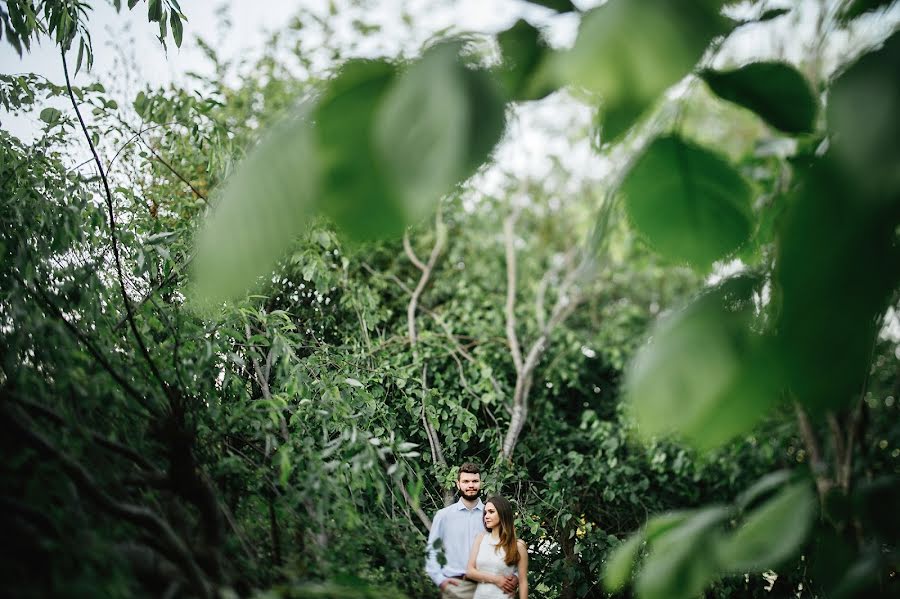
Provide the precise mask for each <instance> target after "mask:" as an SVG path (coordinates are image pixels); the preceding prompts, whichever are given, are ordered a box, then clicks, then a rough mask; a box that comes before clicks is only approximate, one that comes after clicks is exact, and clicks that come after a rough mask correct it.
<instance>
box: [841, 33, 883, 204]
mask: <svg viewBox="0 0 900 599" xmlns="http://www.w3.org/2000/svg"><path fill="white" fill-rule="evenodd" d="M898 72H900V31H898V32H896V33H894V34H893V35H891V37H889V38H888V39H887V41H885V42H884V44H883V45H882V46H881V47H880V48H877V49H876V50H874V51H872V52H869V53H868V54H864V55H863V56H862V57H860V58H859V60H857V61H856V62H854V63H853V64H852V65H850V66H849V67H848V68H847V69H846V70H844V71H843V72H842V73H841V74H840V75H839V76H838V78H837V79H836V80H835V81H834V83H833V84H832V85H831V88H830V90H829V94H828V102H827V106H828V113H827V115H828V129H829V132H830V133H831V137H832V140H833V143H834V146H835V151H836V153H837V156H838V157H839V158H840V159H841V160H842V161H843V162H844V163H845V164H846V165H847V166H848V167H849V168H850V170H851V171H852V173H853V174H854V175H855V177H856V178H857V179H858V184H859V185H861V186H863V187H865V188H866V189H867V190H876V191H887V192H888V194H896V193H897V192H898V191H900V77H897V73H898Z"/></svg>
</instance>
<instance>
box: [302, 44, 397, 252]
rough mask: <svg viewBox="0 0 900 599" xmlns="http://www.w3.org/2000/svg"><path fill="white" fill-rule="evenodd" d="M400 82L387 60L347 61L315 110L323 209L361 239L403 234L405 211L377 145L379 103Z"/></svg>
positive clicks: (341, 225) (336, 221) (345, 229)
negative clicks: (376, 128)
mask: <svg viewBox="0 0 900 599" xmlns="http://www.w3.org/2000/svg"><path fill="white" fill-rule="evenodd" d="M395 80H396V69H395V67H394V66H393V65H391V64H388V63H386V62H382V61H370V60H354V61H350V62H348V63H346V64H345V65H344V67H343V68H342V69H341V71H340V73H338V75H337V76H336V77H335V78H334V79H333V80H332V81H331V82H330V84H329V86H328V89H327V90H326V92H325V94H324V95H323V97H322V99H321V100H320V101H319V104H318V105H317V106H316V109H315V111H314V113H313V116H314V118H315V121H316V130H315V132H316V144H317V148H318V151H319V155H320V156H319V161H320V162H321V164H322V182H323V186H322V195H321V198H320V201H321V206H322V210H323V211H324V212H325V213H326V214H327V215H328V216H330V217H331V218H332V219H333V220H334V222H335V223H336V224H337V225H338V227H339V228H340V229H341V230H342V231H344V232H345V233H347V234H349V235H350V236H351V237H353V238H356V239H373V238H377V237H383V236H391V235H399V234H401V233H402V232H403V229H404V227H405V226H406V210H405V209H404V206H403V203H402V199H401V197H400V195H399V194H397V193H394V191H393V190H392V186H391V183H390V181H389V180H388V175H389V173H388V172H386V170H385V169H384V168H383V163H382V161H381V157H380V156H379V155H378V150H377V149H376V147H375V144H374V143H373V139H372V138H373V135H372V134H373V131H374V128H375V124H376V119H377V118H378V116H379V107H380V105H381V101H382V99H383V98H384V97H385V96H386V94H387V93H388V91H389V90H390V88H391V85H392V84H393V83H394V81H395Z"/></svg>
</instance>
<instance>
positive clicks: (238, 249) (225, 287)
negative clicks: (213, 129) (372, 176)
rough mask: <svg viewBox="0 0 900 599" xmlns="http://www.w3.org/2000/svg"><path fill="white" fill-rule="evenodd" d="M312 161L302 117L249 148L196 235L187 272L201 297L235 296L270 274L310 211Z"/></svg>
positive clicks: (314, 180)
mask: <svg viewBox="0 0 900 599" xmlns="http://www.w3.org/2000/svg"><path fill="white" fill-rule="evenodd" d="M301 112H302V111H301ZM316 159H317V154H316V151H315V147H314V140H313V131H312V125H311V124H310V122H309V119H308V117H306V116H304V115H302V114H301V115H299V116H297V117H295V118H292V119H290V120H287V121H284V122H282V123H281V124H280V125H279V126H277V127H274V128H273V129H272V130H271V131H270V132H269V134H268V136H266V137H264V138H263V139H262V140H261V141H260V142H259V144H258V145H257V146H256V147H254V148H253V149H251V150H250V152H249V153H248V154H247V157H246V158H245V159H244V161H243V163H242V164H241V165H240V166H239V168H238V169H237V171H236V172H235V173H234V175H233V176H232V177H231V178H230V179H229V180H228V181H227V183H226V184H225V188H224V190H223V191H222V194H221V198H220V200H219V202H218V204H217V205H216V207H215V209H214V211H213V212H212V214H211V215H210V216H209V217H208V219H207V221H206V223H205V225H204V227H203V230H202V231H201V232H200V234H199V237H198V241H197V244H196V257H195V259H194V262H193V269H194V275H195V280H196V283H197V285H198V293H199V295H200V296H201V297H202V298H204V299H208V298H221V299H224V298H231V297H234V296H236V295H239V294H241V293H243V292H244V291H245V289H246V288H247V287H249V286H250V285H252V284H253V282H254V281H255V280H256V279H257V277H259V276H261V275H264V274H266V273H267V272H269V271H270V270H271V268H272V265H273V264H274V263H275V261H276V260H277V259H278V257H279V256H280V255H281V254H282V252H284V250H285V249H286V248H287V246H288V245H289V244H290V243H291V241H292V240H293V239H294V237H295V236H296V235H297V233H298V232H299V231H302V230H303V227H304V226H305V224H306V223H307V221H308V219H309V217H310V215H311V213H312V210H313V208H314V203H315V201H316V196H317V193H318V189H319V186H318V172H317V171H318V169H317V168H316Z"/></svg>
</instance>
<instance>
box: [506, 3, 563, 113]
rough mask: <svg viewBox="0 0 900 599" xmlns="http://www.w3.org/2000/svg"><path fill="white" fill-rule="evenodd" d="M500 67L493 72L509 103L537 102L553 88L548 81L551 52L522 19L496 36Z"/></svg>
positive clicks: (537, 32) (539, 36)
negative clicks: (516, 101) (521, 101)
mask: <svg viewBox="0 0 900 599" xmlns="http://www.w3.org/2000/svg"><path fill="white" fill-rule="evenodd" d="M497 42H498V43H499V44H500V52H501V54H502V55H503V64H502V65H501V66H500V67H499V68H498V69H497V75H498V78H499V80H500V82H501V83H502V84H503V87H504V89H505V90H506V94H507V96H509V98H511V99H512V100H539V99H541V98H543V97H545V96H547V95H548V94H550V93H551V92H553V91H554V90H555V88H556V86H555V85H554V84H553V82H552V81H549V80H548V75H547V73H546V71H547V68H546V66H547V64H548V62H547V61H548V57H549V56H551V55H552V54H551V50H550V48H549V46H547V44H546V42H544V40H543V38H542V37H541V33H540V31H538V30H537V28H535V27H534V26H533V25H531V24H530V23H529V22H528V21H526V20H524V19H519V20H518V21H516V24H515V25H513V26H512V27H510V28H509V29H507V30H506V31H502V32H500V33H499V34H497Z"/></svg>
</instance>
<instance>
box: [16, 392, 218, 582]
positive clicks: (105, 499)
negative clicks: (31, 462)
mask: <svg viewBox="0 0 900 599" xmlns="http://www.w3.org/2000/svg"><path fill="white" fill-rule="evenodd" d="M5 409H6V412H7V415H8V416H9V419H8V420H9V422H12V423H13V424H14V425H15V427H16V429H17V430H18V431H19V433H20V434H21V435H22V437H23V438H24V439H25V440H26V441H27V442H28V443H29V444H30V445H31V446H32V447H34V448H35V449H36V450H38V451H40V452H41V453H45V454H48V455H50V456H52V457H53V458H54V459H56V460H57V461H58V462H59V463H60V465H61V466H62V468H63V470H64V471H65V472H66V473H67V474H68V475H69V477H70V478H71V479H72V481H73V482H74V483H75V485H76V486H77V487H78V488H79V489H81V490H82V491H83V492H84V493H85V494H86V495H87V496H88V497H89V498H91V499H92V500H93V501H94V503H95V504H96V505H97V506H98V507H100V508H101V509H102V510H104V511H106V512H108V513H110V514H112V515H114V516H117V517H119V518H122V519H123V520H125V521H126V522H129V523H131V524H134V525H135V526H138V527H140V528H143V529H144V530H146V531H148V532H149V533H151V534H153V535H154V536H155V538H158V539H159V540H161V541H162V542H163V543H164V544H165V546H166V549H167V550H168V552H169V555H168V557H169V558H170V559H172V560H173V561H174V562H176V563H178V564H179V565H180V567H181V569H182V570H183V571H184V573H185V574H186V576H187V578H188V580H190V582H191V584H192V585H193V587H194V591H195V592H197V593H198V594H199V595H200V596H201V597H210V596H211V588H210V583H209V581H207V580H206V577H205V576H204V574H203V572H202V570H201V569H200V567H199V566H198V565H197V562H196V561H195V560H194V558H193V556H192V555H191V553H190V551H189V549H188V547H187V545H186V544H185V543H184V541H183V540H182V539H181V538H180V537H179V536H178V535H177V534H176V533H175V531H174V530H173V529H172V528H171V527H170V526H169V524H168V523H166V522H165V521H164V520H163V519H162V518H160V517H159V516H158V515H157V514H155V513H154V512H152V511H150V510H148V509H147V508H143V507H139V506H136V505H132V504H129V503H122V502H119V501H117V500H115V499H113V498H112V497H110V496H109V495H107V494H106V493H105V492H104V491H103V490H102V489H101V488H100V486H99V485H98V484H97V482H96V481H95V480H94V478H93V477H92V476H91V475H90V474H89V473H88V471H87V469H86V468H85V467H84V466H82V465H81V464H80V463H78V462H77V461H76V460H74V459H73V458H71V457H69V456H68V455H67V454H65V453H63V452H62V451H61V450H59V449H58V448H56V447H55V446H54V445H53V444H52V443H50V442H49V441H48V440H47V439H46V438H45V437H44V436H43V435H41V434H40V433H38V432H36V431H34V430H32V428H31V427H29V426H28V425H27V424H25V423H23V420H25V421H26V422H27V420H28V418H27V416H25V414H24V413H22V412H21V409H18V408H16V409H12V408H11V407H10V406H8V405H7V407H6V408H5ZM16 412H19V413H18V414H17V413H16Z"/></svg>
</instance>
